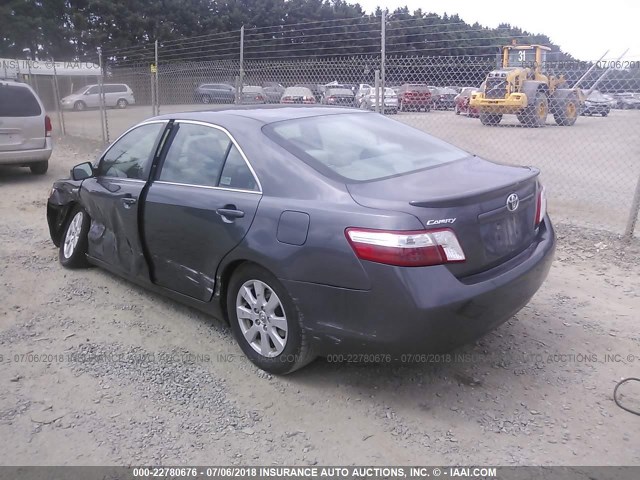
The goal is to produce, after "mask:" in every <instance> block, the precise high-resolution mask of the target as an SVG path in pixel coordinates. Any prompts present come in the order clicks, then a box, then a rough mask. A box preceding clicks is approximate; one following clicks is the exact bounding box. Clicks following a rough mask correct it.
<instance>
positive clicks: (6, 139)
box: [0, 80, 53, 175]
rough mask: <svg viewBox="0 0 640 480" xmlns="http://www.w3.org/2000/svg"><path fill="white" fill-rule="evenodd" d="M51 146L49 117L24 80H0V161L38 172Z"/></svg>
mask: <svg viewBox="0 0 640 480" xmlns="http://www.w3.org/2000/svg"><path fill="white" fill-rule="evenodd" d="M52 150H53V144H52V142H51V119H50V118H49V117H48V116H47V115H46V113H45V111H44V106H43V105H42V102H41V101H40V99H39V98H38V95H36V92H34V91H33V89H32V88H31V87H30V86H29V85H27V84H26V83H19V82H14V81H12V80H9V81H2V80H0V165H17V166H22V167H29V168H31V172H32V173H35V174H38V175H42V174H44V173H47V169H48V168H49V157H50V156H51V151H52Z"/></svg>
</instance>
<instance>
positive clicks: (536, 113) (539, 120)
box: [516, 91, 549, 127]
mask: <svg viewBox="0 0 640 480" xmlns="http://www.w3.org/2000/svg"><path fill="white" fill-rule="evenodd" d="M548 115H549V100H548V99H547V95H546V94H545V93H544V92H541V91H538V93H537V94H536V97H535V98H534V100H533V103H532V104H531V105H529V106H528V107H527V108H525V109H523V110H522V111H521V112H520V113H518V114H517V115H516V116H517V117H518V120H519V121H520V123H521V124H522V125H524V126H525V127H544V126H545V125H546V123H547V116H548Z"/></svg>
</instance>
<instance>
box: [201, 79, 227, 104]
mask: <svg viewBox="0 0 640 480" xmlns="http://www.w3.org/2000/svg"><path fill="white" fill-rule="evenodd" d="M193 100H194V102H196V103H235V101H236V87H234V86H233V85H229V84H228V83H203V84H202V85H200V86H199V87H198V88H196V90H195V92H193Z"/></svg>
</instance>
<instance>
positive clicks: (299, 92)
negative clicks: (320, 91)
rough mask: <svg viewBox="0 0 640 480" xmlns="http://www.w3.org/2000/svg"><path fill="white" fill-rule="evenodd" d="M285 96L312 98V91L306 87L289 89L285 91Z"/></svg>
mask: <svg viewBox="0 0 640 480" xmlns="http://www.w3.org/2000/svg"><path fill="white" fill-rule="evenodd" d="M284 94H285V95H288V96H300V97H304V96H310V95H311V90H309V89H308V88H305V87H289V88H287V89H286V90H285V91H284Z"/></svg>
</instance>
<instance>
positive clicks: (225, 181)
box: [220, 177, 231, 185]
mask: <svg viewBox="0 0 640 480" xmlns="http://www.w3.org/2000/svg"><path fill="white" fill-rule="evenodd" d="M220 185H231V177H221V178H220Z"/></svg>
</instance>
